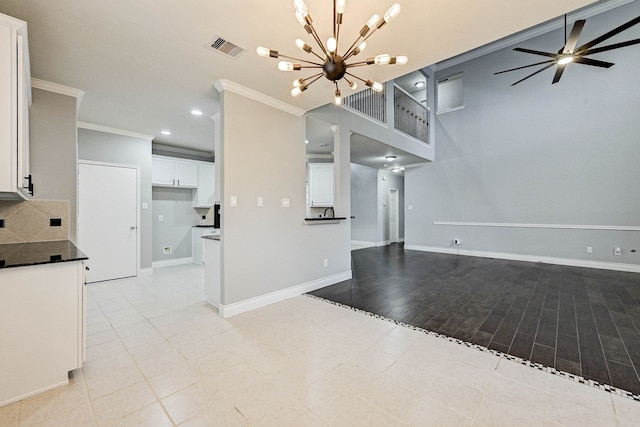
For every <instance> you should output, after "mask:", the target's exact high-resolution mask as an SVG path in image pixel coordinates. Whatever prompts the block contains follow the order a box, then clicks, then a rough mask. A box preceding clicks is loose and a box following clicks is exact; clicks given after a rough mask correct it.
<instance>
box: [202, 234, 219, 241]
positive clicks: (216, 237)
mask: <svg viewBox="0 0 640 427" xmlns="http://www.w3.org/2000/svg"><path fill="white" fill-rule="evenodd" d="M202 238H203V239H207V240H218V241H220V235H219V234H207V235H206V236H202Z"/></svg>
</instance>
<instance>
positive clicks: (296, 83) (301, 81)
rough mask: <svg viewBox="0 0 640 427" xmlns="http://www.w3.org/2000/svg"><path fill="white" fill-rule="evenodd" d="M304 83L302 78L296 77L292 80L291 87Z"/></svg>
mask: <svg viewBox="0 0 640 427" xmlns="http://www.w3.org/2000/svg"><path fill="white" fill-rule="evenodd" d="M303 84H304V80H303V79H296V80H294V81H293V87H300V86H302V85H303Z"/></svg>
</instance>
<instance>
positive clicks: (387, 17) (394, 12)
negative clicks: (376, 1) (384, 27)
mask: <svg viewBox="0 0 640 427" xmlns="http://www.w3.org/2000/svg"><path fill="white" fill-rule="evenodd" d="M400 9H401V7H400V4H398V3H395V4H394V5H393V6H391V7H390V8H389V10H387V13H385V14H384V22H386V23H387V24H388V23H389V22H391V20H392V19H394V18H395V17H396V16H398V15H399V14H400Z"/></svg>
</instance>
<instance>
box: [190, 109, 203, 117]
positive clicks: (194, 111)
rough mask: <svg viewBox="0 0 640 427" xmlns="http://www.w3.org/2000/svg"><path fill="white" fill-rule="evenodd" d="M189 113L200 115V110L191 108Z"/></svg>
mask: <svg viewBox="0 0 640 427" xmlns="http://www.w3.org/2000/svg"><path fill="white" fill-rule="evenodd" d="M191 114H193V115H194V116H201V115H202V111H200V110H191Z"/></svg>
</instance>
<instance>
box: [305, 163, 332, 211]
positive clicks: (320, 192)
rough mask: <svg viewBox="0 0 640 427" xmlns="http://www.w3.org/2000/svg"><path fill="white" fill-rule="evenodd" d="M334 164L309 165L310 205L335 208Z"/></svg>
mask: <svg viewBox="0 0 640 427" xmlns="http://www.w3.org/2000/svg"><path fill="white" fill-rule="evenodd" d="M333 196H334V183H333V163H309V205H310V206H311V207H330V206H333V202H334V201H333Z"/></svg>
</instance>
